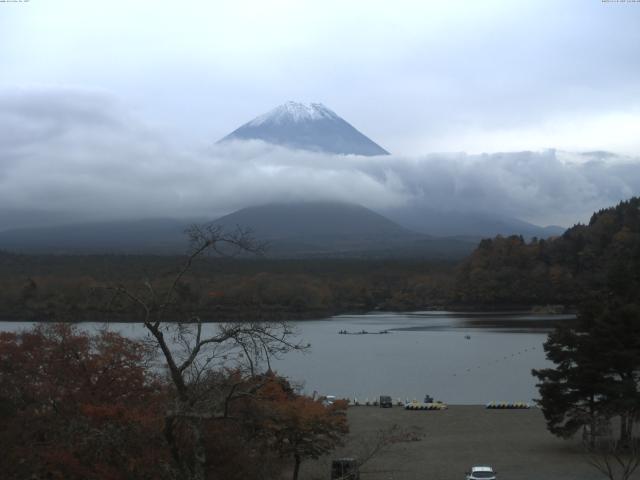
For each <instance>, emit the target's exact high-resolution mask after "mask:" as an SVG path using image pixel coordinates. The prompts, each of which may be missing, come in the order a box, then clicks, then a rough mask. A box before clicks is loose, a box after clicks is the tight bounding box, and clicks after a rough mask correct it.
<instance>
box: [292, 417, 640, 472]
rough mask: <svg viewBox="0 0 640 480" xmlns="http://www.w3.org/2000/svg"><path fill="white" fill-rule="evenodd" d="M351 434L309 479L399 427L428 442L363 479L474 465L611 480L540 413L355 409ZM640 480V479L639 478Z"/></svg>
mask: <svg viewBox="0 0 640 480" xmlns="http://www.w3.org/2000/svg"><path fill="white" fill-rule="evenodd" d="M348 418H349V426H350V429H351V432H350V434H349V438H348V440H347V443H346V445H345V446H344V447H342V448H340V449H339V450H337V451H336V452H334V453H333V454H332V455H331V456H329V457H327V458H323V459H320V460H317V461H309V462H305V463H303V465H302V468H301V472H300V473H301V475H300V478H301V479H305V480H316V479H318V480H319V479H329V478H330V461H331V458H338V457H341V456H355V457H358V456H362V453H363V452H364V451H365V450H366V449H367V446H366V445H367V444H369V445H370V444H371V443H372V438H373V437H375V436H376V432H377V431H378V430H380V429H388V428H390V427H392V426H393V425H398V426H399V427H400V428H402V429H405V430H407V429H410V430H412V431H415V432H416V433H417V434H418V436H419V437H420V440H417V441H411V442H407V443H398V444H394V445H391V446H390V447H387V448H386V449H385V450H383V451H382V452H381V453H379V454H378V455H377V456H376V457H375V458H374V459H372V460H371V461H370V462H369V463H367V464H366V465H364V466H363V467H362V470H361V479H362V480H383V479H384V480H391V479H393V480H405V479H406V480H413V479H421V480H423V479H424V480H463V479H464V478H465V472H466V471H467V470H468V469H469V467H471V466H472V465H491V466H492V467H493V468H494V469H495V470H496V471H497V472H498V479H499V480H540V479H543V480H556V479H558V480H560V479H562V480H597V479H605V478H606V477H604V476H603V475H602V474H601V473H599V472H597V471H596V470H595V469H594V468H593V467H592V466H591V465H589V464H588V463H587V457H586V456H585V455H584V454H583V453H582V449H581V443H580V439H579V438H577V439H575V440H568V441H567V440H561V439H558V438H556V437H554V436H553V435H551V434H550V433H548V432H547V430H546V427H545V422H544V417H543V416H542V413H541V412H540V411H539V410H538V409H530V410H486V409H485V408H484V407H482V406H451V407H449V409H448V410H444V411H409V410H405V409H404V408H402V407H393V408H391V409H388V408H387V409H382V408H379V407H364V406H360V407H352V408H350V409H349V412H348ZM632 478H634V479H640V472H636V475H635V476H634V477H632Z"/></svg>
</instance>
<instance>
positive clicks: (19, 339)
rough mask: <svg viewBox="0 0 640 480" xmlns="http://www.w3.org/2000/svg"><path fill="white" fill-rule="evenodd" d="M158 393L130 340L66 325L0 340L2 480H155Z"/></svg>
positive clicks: (160, 454)
mask: <svg viewBox="0 0 640 480" xmlns="http://www.w3.org/2000/svg"><path fill="white" fill-rule="evenodd" d="M163 399H164V392H163V389H162V387H161V384H160V382H159V381H158V380H157V378H156V377H155V376H154V375H153V374H151V373H150V372H149V370H148V369H147V368H146V353H145V351H144V349H142V348H141V346H140V345H139V344H137V343H136V342H133V341H130V340H127V339H126V338H123V337H122V336H120V335H118V334H115V333H110V332H106V331H105V332H101V333H99V334H97V335H88V334H87V333H84V332H82V331H80V330H79V329H77V328H75V327H73V326H70V325H65V324H55V325H50V326H46V327H37V328H36V329H34V330H32V331H26V332H22V333H7V332H3V333H0V450H1V451H2V455H0V471H2V476H3V478H7V479H14V478H15V479H18V478H20V479H22V478H52V479H86V478H100V479H102V478H104V479H107V478H108V479H113V480H120V479H132V478H163V477H164V476H165V474H167V473H168V472H167V471H163V469H162V468H161V466H162V465H167V461H166V460H167V458H166V450H165V449H163V448H162V447H161V444H162V436H161V431H162V429H161V426H162V423H161V422H162V416H161V412H162V405H163V403H164V402H163Z"/></svg>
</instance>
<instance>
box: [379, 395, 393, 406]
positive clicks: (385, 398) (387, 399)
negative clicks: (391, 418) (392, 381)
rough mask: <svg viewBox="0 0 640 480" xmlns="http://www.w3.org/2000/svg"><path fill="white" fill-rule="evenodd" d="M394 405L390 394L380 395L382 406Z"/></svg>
mask: <svg viewBox="0 0 640 480" xmlns="http://www.w3.org/2000/svg"><path fill="white" fill-rule="evenodd" d="M391 407H393V400H391V397H390V396H389V395H380V408H391Z"/></svg>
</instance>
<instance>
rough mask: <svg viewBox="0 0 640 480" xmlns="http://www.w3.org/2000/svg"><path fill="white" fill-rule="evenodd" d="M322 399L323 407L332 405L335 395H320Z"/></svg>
mask: <svg viewBox="0 0 640 480" xmlns="http://www.w3.org/2000/svg"><path fill="white" fill-rule="evenodd" d="M320 398H321V400H322V404H323V405H324V406H325V407H328V406H329V405H333V404H334V403H335V401H336V397H335V395H325V396H324V397H320Z"/></svg>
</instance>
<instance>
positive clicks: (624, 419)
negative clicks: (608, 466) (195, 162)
mask: <svg viewBox="0 0 640 480" xmlns="http://www.w3.org/2000/svg"><path fill="white" fill-rule="evenodd" d="M630 442H631V416H630V415H629V414H627V413H626V412H624V413H621V414H620V446H621V447H622V448H627V447H628V446H629V444H630Z"/></svg>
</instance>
